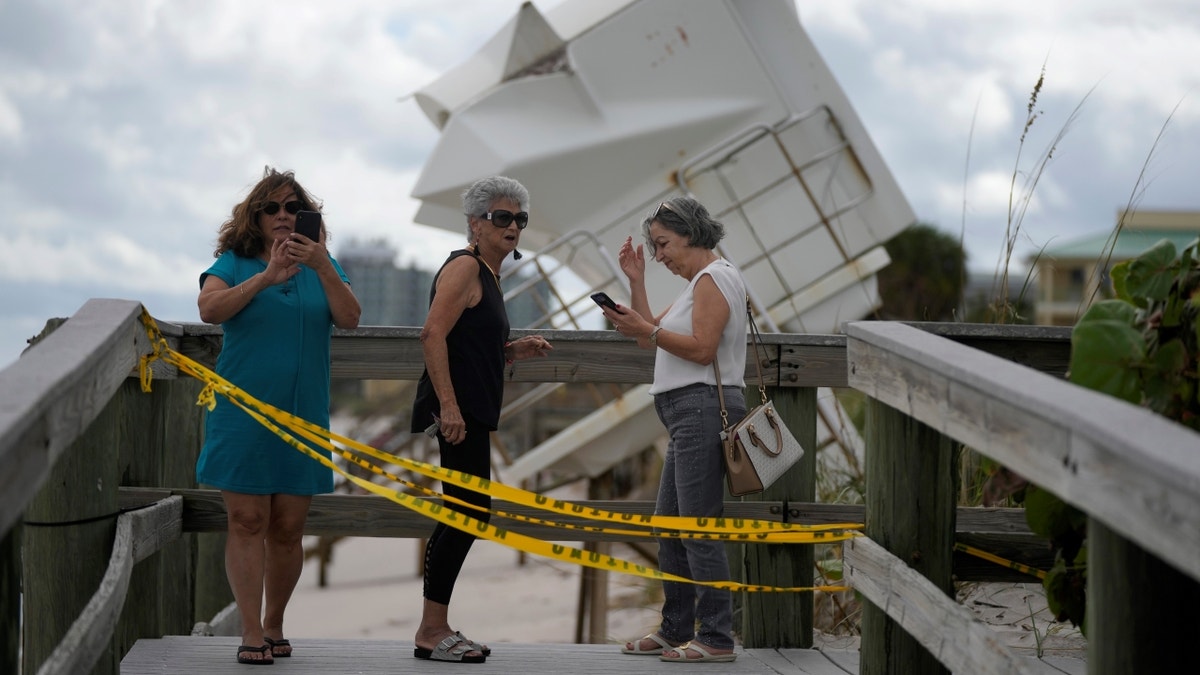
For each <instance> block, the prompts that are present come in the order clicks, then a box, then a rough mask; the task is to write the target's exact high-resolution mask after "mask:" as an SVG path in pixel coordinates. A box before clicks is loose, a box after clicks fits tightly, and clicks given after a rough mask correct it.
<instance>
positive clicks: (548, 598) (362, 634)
mask: <svg viewBox="0 0 1200 675" xmlns="http://www.w3.org/2000/svg"><path fill="white" fill-rule="evenodd" d="M418 555H419V551H418V542H416V541H414V540H410V539H390V538H365V537H359V538H348V539H343V540H341V541H340V542H339V543H338V544H337V545H336V548H335V550H334V559H333V564H332V565H331V566H330V567H329V571H328V582H329V583H328V586H327V587H326V588H320V587H318V585H317V572H318V567H317V563H316V561H315V560H310V561H308V563H306V565H305V568H304V573H303V576H302V577H301V579H300V583H299V586H298V587H297V589H296V593H295V595H294V596H293V598H292V602H291V604H290V606H289V609H288V615H287V619H286V631H287V633H288V636H289V637H293V638H297V637H322V638H360V639H379V640H405V641H408V640H412V638H413V634H414V633H415V632H416V626H417V622H418V620H419V619H420V607H421V578H420V577H419V576H418V575H417V561H418ZM614 555H616V556H618V557H622V558H625V559H628V560H631V561H639V562H641V559H640V558H638V557H637V556H636V554H634V553H633V552H632V551H631V550H630V549H628V548H627V547H623V546H618V547H615V548H614ZM519 559H520V558H519V554H518V553H517V552H516V551H514V550H513V549H510V548H507V547H505V546H503V545H500V544H496V543H494V542H490V541H478V542H476V544H475V547H474V548H473V549H472V551H471V555H470V556H469V557H468V558H467V562H466V565H465V567H464V569H463V574H462V576H461V577H460V578H459V582H458V585H457V587H456V589H455V592H454V598H453V600H452V601H451V604H450V623H451V625H452V626H454V627H455V628H456V629H458V630H461V631H463V632H464V633H466V634H467V635H469V636H470V637H471V638H472V639H474V640H476V641H479V642H483V643H486V644H489V645H491V644H495V643H502V642H516V643H573V642H575V631H576V612H577V607H578V602H579V568H578V567H575V566H572V565H568V564H566V563H561V562H558V561H554V560H547V559H544V558H539V557H536V556H526V558H525V562H524V564H520V563H519ZM608 589H609V605H610V611H609V615H608V630H607V632H606V634H607V640H606V641H607V642H609V643H612V644H614V645H616V644H619V643H623V642H625V641H626V640H629V639H632V638H634V637H638V636H641V635H645V634H646V633H648V632H651V631H653V630H655V629H656V628H657V626H658V620H659V614H658V608H659V605H660V602H661V599H660V598H661V596H660V595H659V594H658V588H657V582H655V581H651V580H647V579H642V578H639V577H633V576H629V575H618V574H610V575H609V581H608ZM959 600H960V602H961V603H962V604H963V605H964V606H966V607H967V608H968V609H970V610H971V611H972V612H973V613H974V614H975V616H976V617H977V618H978V619H979V620H981V621H983V622H984V623H987V624H988V625H990V626H991V627H992V628H993V630H996V631H997V632H998V633H999V634H1000V635H1001V636H1002V639H1003V641H1004V643H1005V644H1007V645H1008V646H1009V647H1010V648H1012V649H1013V650H1014V651H1016V652H1018V653H1021V654H1030V655H1032V654H1038V653H1040V654H1043V655H1055V656H1071V657H1077V658H1082V656H1083V655H1084V652H1085V650H1086V640H1085V638H1084V637H1083V636H1082V635H1081V634H1080V633H1079V631H1078V629H1076V628H1074V627H1072V626H1071V625H1070V624H1066V623H1058V622H1055V621H1053V618H1052V617H1051V616H1050V613H1049V610H1048V609H1047V608H1046V600H1045V596H1044V594H1043V592H1042V588H1041V586H1040V585H1039V584H1015V583H988V584H969V585H967V586H964V587H963V589H962V592H960V597H959ZM816 644H817V645H819V646H827V647H830V648H837V649H855V648H857V646H858V638H857V637H854V636H827V635H817V636H816ZM614 648H615V647H614Z"/></svg>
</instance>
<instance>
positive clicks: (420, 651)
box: [413, 633, 487, 663]
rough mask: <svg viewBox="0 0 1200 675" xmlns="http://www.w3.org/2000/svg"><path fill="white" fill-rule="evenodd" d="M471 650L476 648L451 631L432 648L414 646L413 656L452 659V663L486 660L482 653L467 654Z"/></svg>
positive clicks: (429, 659) (432, 659) (437, 659)
mask: <svg viewBox="0 0 1200 675" xmlns="http://www.w3.org/2000/svg"><path fill="white" fill-rule="evenodd" d="M473 651H477V650H476V649H475V648H474V647H472V646H471V643H470V642H467V641H466V640H463V639H462V638H461V637H460V636H459V635H458V634H457V633H453V634H451V635H447V636H446V638H445V639H444V640H442V641H441V642H439V643H438V644H437V646H436V647H434V648H433V649H425V648H424V647H416V648H414V649H413V656H415V657H416V658H418V659H425V660H427V661H452V662H454V663H483V662H484V661H486V660H487V657H486V656H483V655H482V654H481V655H479V656H467V654H469V653H470V652H473Z"/></svg>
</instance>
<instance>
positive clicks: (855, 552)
mask: <svg viewBox="0 0 1200 675" xmlns="http://www.w3.org/2000/svg"><path fill="white" fill-rule="evenodd" d="M843 551H844V569H845V573H846V580H847V581H848V582H849V583H850V585H852V586H854V590H856V591H858V592H859V593H861V594H862V595H863V596H864V597H865V598H867V600H869V601H870V602H871V603H872V604H874V605H875V606H876V607H878V608H880V609H882V610H883V611H884V612H886V613H887V615H888V616H890V617H891V618H892V619H893V620H895V621H896V622H897V623H898V624H900V625H901V626H902V627H903V628H904V630H905V631H907V632H908V633H909V634H910V635H912V636H913V637H914V638H916V640H917V641H918V642H920V643H921V645H922V646H924V647H925V649H927V650H928V651H929V653H930V654H932V655H933V656H934V657H935V658H937V660H938V661H939V662H940V663H941V664H943V665H945V666H946V667H948V668H949V669H950V671H951V672H955V673H972V675H1019V674H1020V673H1024V672H1027V671H1026V670H1025V668H1024V667H1023V666H1022V664H1021V662H1020V661H1019V659H1018V658H1017V657H1016V656H1015V655H1013V654H1012V653H1010V652H1009V650H1008V649H1007V648H1006V647H1005V646H1004V645H1003V643H1002V642H1001V640H1000V638H999V636H998V635H996V633H995V632H993V631H992V630H991V629H990V628H988V627H987V626H986V625H984V624H982V623H980V622H979V621H977V620H976V619H975V617H974V616H972V615H971V612H970V611H969V610H968V609H966V608H965V607H963V606H962V605H960V604H958V603H957V602H955V601H954V599H953V598H950V597H948V596H947V595H946V594H945V592H944V591H942V589H940V588H938V587H937V586H936V585H934V584H933V583H931V582H930V581H929V580H928V579H926V578H925V577H923V576H921V575H920V574H918V573H917V572H916V571H914V570H913V569H911V568H910V567H908V566H907V565H905V564H904V562H903V561H901V560H900V559H899V558H897V557H895V556H893V555H892V554H890V553H888V552H887V550H886V549H884V548H883V547H882V546H880V545H879V544H877V543H875V542H873V541H871V540H870V539H868V538H867V537H856V538H854V539H852V540H851V541H848V542H846V544H845V546H844V547H843Z"/></svg>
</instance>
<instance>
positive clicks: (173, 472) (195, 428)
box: [114, 378, 212, 655]
mask: <svg viewBox="0 0 1200 675" xmlns="http://www.w3.org/2000/svg"><path fill="white" fill-rule="evenodd" d="M202 386H203V385H202V384H201V383H200V382H198V381H196V380H193V379H192V378H183V379H165V378H164V379H156V380H154V381H153V384H152V389H151V392H150V393H148V394H147V393H144V392H142V391H141V386H140V384H139V383H138V382H137V381H136V380H127V381H126V382H125V384H124V385H123V386H122V389H121V391H120V392H119V394H118V395H119V396H124V397H126V400H127V404H126V406H125V411H126V412H125V434H124V442H123V443H122V444H121V447H120V453H121V454H120V466H121V472H122V473H121V485H122V486H125V487H174V488H194V487H196V479H195V467H196V457H197V455H198V454H199V452H200V443H201V440H202V436H203V419H204V415H203V413H204V409H203V408H202V407H200V406H197V405H196V396H197V395H198V394H199V392H200V389H201V388H202ZM196 537H197V535H195V534H191V535H185V536H183V537H180V538H179V539H178V540H177V541H175V542H172V543H170V544H168V545H167V546H166V547H164V548H163V549H162V550H161V551H159V552H158V553H156V554H154V555H153V556H151V557H150V558H148V559H146V560H143V561H142V562H140V563H138V565H137V566H136V567H135V568H134V572H133V575H132V576H131V578H130V583H129V590H128V592H127V594H126V602H125V611H124V612H122V614H121V621H120V623H119V624H118V625H117V627H116V630H115V631H114V639H115V640H116V646H117V649H118V650H119V653H120V654H122V655H123V654H125V653H126V652H127V651H129V649H130V648H132V647H133V643H134V642H136V641H137V640H138V639H139V638H143V637H148V638H158V637H161V636H163V635H187V634H188V633H190V632H191V629H192V626H193V624H195V622H196V620H197V619H196V618H195V609H194V605H195V599H194V598H193V585H194V580H195V569H194V563H193V560H194V548H195V541H196ZM211 618H212V616H211V615H209V616H208V617H205V618H204V620H208V619H211Z"/></svg>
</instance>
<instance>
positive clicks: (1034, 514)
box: [1025, 485, 1087, 539]
mask: <svg viewBox="0 0 1200 675" xmlns="http://www.w3.org/2000/svg"><path fill="white" fill-rule="evenodd" d="M1025 521H1026V522H1027V523H1029V529H1030V530H1033V533H1034V534H1040V535H1041V536H1043V537H1046V538H1048V539H1060V538H1062V537H1064V536H1068V535H1070V534H1071V533H1072V532H1074V531H1076V530H1078V529H1079V528H1080V527H1086V526H1087V515H1086V514H1084V513H1083V512H1082V511H1080V510H1079V509H1077V508H1075V507H1074V506H1071V505H1070V504H1068V503H1066V502H1064V501H1063V500H1061V499H1059V498H1058V496H1057V495H1055V494H1054V493H1053V492H1050V491H1048V490H1044V489H1042V488H1040V487H1038V486H1036V485H1030V486H1029V487H1028V488H1026V490H1025Z"/></svg>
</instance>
